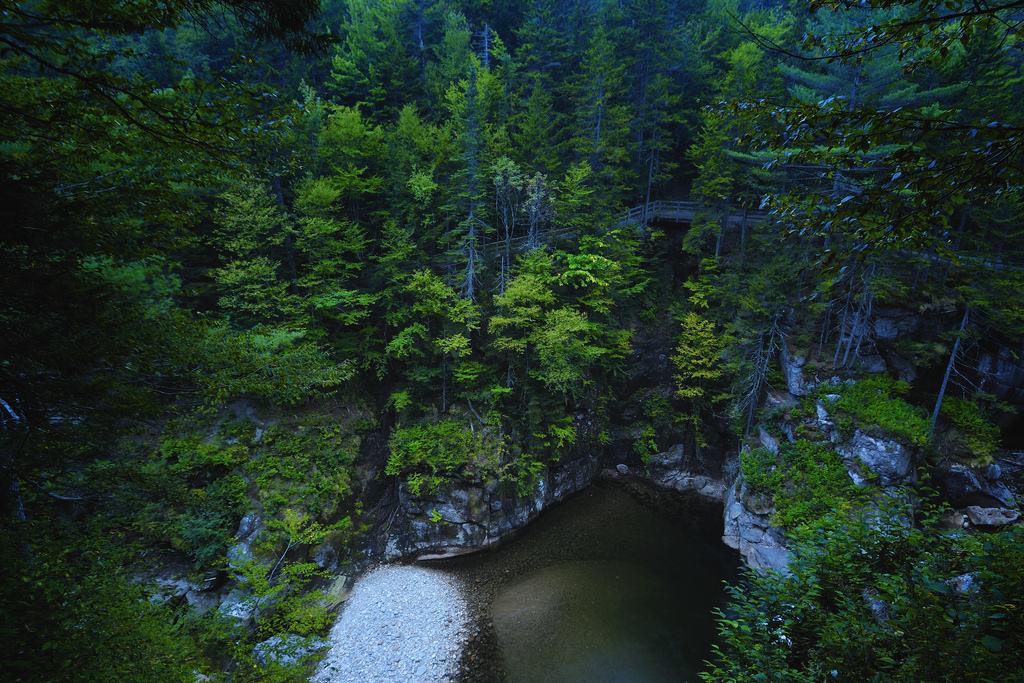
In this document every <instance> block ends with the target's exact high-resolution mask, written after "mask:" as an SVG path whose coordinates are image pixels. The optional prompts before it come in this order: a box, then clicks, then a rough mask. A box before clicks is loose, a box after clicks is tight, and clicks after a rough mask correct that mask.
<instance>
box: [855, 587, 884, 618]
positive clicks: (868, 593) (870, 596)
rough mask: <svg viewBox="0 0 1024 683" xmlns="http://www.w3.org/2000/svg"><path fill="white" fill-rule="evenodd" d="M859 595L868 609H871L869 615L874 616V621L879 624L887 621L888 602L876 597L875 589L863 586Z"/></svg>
mask: <svg viewBox="0 0 1024 683" xmlns="http://www.w3.org/2000/svg"><path fill="white" fill-rule="evenodd" d="M861 596H862V597H863V598H864V603H865V604H866V605H867V606H868V609H870V610H871V616H873V617H874V618H875V621H877V622H878V623H879V624H884V623H885V622H887V621H889V619H890V618H891V616H890V614H889V603H887V602H886V601H885V600H882V599H881V598H879V597H877V596H878V592H877V591H872V590H868V589H867V588H865V589H864V591H863V592H862V593H861Z"/></svg>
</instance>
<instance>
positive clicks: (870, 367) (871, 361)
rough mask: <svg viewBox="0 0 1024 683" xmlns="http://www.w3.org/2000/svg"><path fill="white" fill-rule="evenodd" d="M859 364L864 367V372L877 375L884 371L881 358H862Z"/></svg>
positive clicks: (884, 365) (883, 363)
mask: <svg viewBox="0 0 1024 683" xmlns="http://www.w3.org/2000/svg"><path fill="white" fill-rule="evenodd" d="M860 362H861V365H863V366H864V370H865V372H870V373H879V372H885V370H886V364H885V359H884V358H882V357H881V356H877V355H873V356H862V357H861V359H860Z"/></svg>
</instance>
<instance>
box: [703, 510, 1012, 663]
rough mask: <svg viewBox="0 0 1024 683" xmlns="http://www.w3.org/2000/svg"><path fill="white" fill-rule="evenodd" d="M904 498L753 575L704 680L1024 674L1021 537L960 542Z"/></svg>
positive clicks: (814, 536) (836, 525)
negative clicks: (777, 567)
mask: <svg viewBox="0 0 1024 683" xmlns="http://www.w3.org/2000/svg"><path fill="white" fill-rule="evenodd" d="M912 514H913V511H912V510H909V509H907V508H906V507H904V506H900V505H898V504H896V503H894V502H888V503H884V502H883V504H882V506H881V508H880V509H875V510H862V511H860V512H857V513H855V514H854V515H853V516H852V517H846V516H845V515H844V516H835V515H834V516H833V517H831V518H828V519H826V520H825V521H824V522H823V523H822V524H821V525H819V526H818V527H816V528H813V529H810V530H809V531H808V532H807V533H805V534H803V535H801V537H800V538H799V539H798V540H797V541H796V543H795V544H794V545H793V557H794V559H793V560H792V561H791V563H790V565H789V572H790V573H789V574H788V575H786V576H781V575H779V574H774V573H772V574H769V575H767V576H756V575H754V574H753V573H752V572H751V573H750V574H748V583H747V584H746V587H745V588H742V589H735V590H733V598H734V599H733V603H732V605H731V607H730V609H729V611H728V613H727V614H725V615H723V616H722V618H721V619H720V632H721V634H722V638H723V644H722V645H721V646H719V647H717V648H716V657H715V661H714V662H713V664H712V668H711V669H710V670H709V671H707V672H705V673H702V674H701V675H702V678H703V679H704V680H705V681H709V682H710V681H715V682H716V683H717V682H719V681H735V682H741V681H763V680H784V681H808V682H810V681H822V680H837V681H883V682H889V681H892V682H894V683H895V682H897V681H899V682H902V681H906V682H907V683H910V682H912V681H913V682H917V681H966V680H986V681H999V682H1005V683H1010V682H1011V681H1016V680H1018V679H1019V678H1020V676H1021V675H1022V674H1024V661H1022V658H1021V652H1022V650H1021V646H1022V645H1024V642H1022V634H1024V610H1022V609H1021V608H1020V606H1019V605H1018V604H1017V602H1016V601H1015V600H1014V596H1016V595H1020V592H1021V590H1022V589H1024V583H1022V582H1024V573H1022V571H1021V568H1020V564H1019V562H1018V561H1017V558H1019V556H1020V553H1021V552H1022V551H1024V536H1022V535H1021V534H1020V533H1019V532H1017V531H1007V532H1003V533H1000V534H984V535H962V534H957V535H952V534H949V533H948V532H944V531H942V530H940V529H939V528H938V526H937V520H936V519H935V518H933V517H931V516H925V517H924V519H923V520H922V525H921V526H917V525H915V524H913V523H911V521H910V519H908V515H912Z"/></svg>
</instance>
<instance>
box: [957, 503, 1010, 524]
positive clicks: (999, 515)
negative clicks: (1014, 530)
mask: <svg viewBox="0 0 1024 683" xmlns="http://www.w3.org/2000/svg"><path fill="white" fill-rule="evenodd" d="M1018 517H1020V513H1018V512H1017V511H1016V510H1010V509H1007V508H983V507H978V506H977V505H968V506H967V518H968V519H969V520H971V524H973V525H974V526H1003V525H1004V524H1013V523H1014V522H1016V521H1017V518H1018Z"/></svg>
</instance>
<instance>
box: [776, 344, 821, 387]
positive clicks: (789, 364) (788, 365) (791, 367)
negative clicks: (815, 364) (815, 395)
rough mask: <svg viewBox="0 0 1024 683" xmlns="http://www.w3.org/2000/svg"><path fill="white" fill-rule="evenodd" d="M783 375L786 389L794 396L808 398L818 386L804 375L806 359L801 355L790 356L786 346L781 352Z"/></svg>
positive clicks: (783, 346)
mask: <svg viewBox="0 0 1024 683" xmlns="http://www.w3.org/2000/svg"><path fill="white" fill-rule="evenodd" d="M780 360H781V364H782V375H783V377H785V378H786V388H787V389H789V393H791V394H793V395H794V396H806V395H807V394H809V393H810V392H811V391H812V390H813V389H814V387H815V386H816V385H815V383H814V382H813V381H812V380H809V379H808V378H807V377H806V375H805V373H804V369H803V368H804V363H805V362H806V359H805V358H804V357H803V356H800V355H795V354H794V355H792V356H791V355H790V354H789V351H788V350H787V349H786V345H785V344H783V345H782V352H781V359H780Z"/></svg>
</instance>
